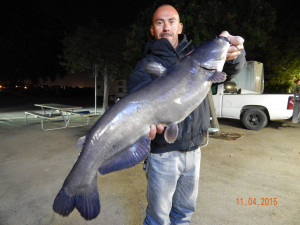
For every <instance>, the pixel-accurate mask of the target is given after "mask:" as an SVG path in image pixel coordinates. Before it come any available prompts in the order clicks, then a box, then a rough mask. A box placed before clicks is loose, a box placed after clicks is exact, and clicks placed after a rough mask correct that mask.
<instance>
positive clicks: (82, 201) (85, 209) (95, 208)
mask: <svg viewBox="0 0 300 225" xmlns="http://www.w3.org/2000/svg"><path fill="white" fill-rule="evenodd" d="M75 205H76V208H77V209H78V211H79V212H80V215H81V216H82V217H83V218H85V219H86V220H92V219H94V218H96V217H97V216H98V215H99V213H100V200H99V193H98V189H97V188H96V189H95V190H94V191H93V192H92V193H91V194H89V195H88V196H83V195H76V198H75Z"/></svg>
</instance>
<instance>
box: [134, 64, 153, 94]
mask: <svg viewBox="0 0 300 225" xmlns="http://www.w3.org/2000/svg"><path fill="white" fill-rule="evenodd" d="M144 61H145V60H141V61H139V62H138V63H137V65H136V67H135V69H134V70H133V72H132V73H131V74H130V76H129V82H128V93H132V92H135V91H136V90H138V89H140V88H142V87H144V86H145V85H147V84H149V83H150V82H152V80H153V78H152V76H151V75H149V74H148V73H146V71H145V66H144V65H145V62H144Z"/></svg>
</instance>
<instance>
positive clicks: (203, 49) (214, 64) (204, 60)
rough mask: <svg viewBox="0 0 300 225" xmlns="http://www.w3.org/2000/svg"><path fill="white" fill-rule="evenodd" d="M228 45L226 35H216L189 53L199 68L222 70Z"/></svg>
mask: <svg viewBox="0 0 300 225" xmlns="http://www.w3.org/2000/svg"><path fill="white" fill-rule="evenodd" d="M229 47H230V42H229V40H228V39H227V38H226V37H216V38H215V39H213V40H211V41H209V42H206V43H204V44H202V45H201V46H199V47H198V48H196V49H195V50H194V51H193V52H192V53H191V55H193V56H192V57H193V59H194V60H195V61H196V62H197V63H199V64H200V67H201V68H203V69H207V70H216V71H222V70H223V66H224V64H225V61H226V55H227V52H228V49H229Z"/></svg>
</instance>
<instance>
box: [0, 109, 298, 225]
mask: <svg viewBox="0 0 300 225" xmlns="http://www.w3.org/2000/svg"><path fill="white" fill-rule="evenodd" d="M79 119H80V118H78V120H79ZM78 122H80V121H78ZM219 122H220V126H221V131H222V132H223V134H224V138H210V142H209V145H208V146H207V147H205V148H203V149H202V162H201V178H200V187H199V197H198V200H197V211H196V213H195V215H194V217H193V221H192V224H193V225H199V224H201V225H218V224H222V225H224V224H227V225H240V224H243V225H244V224H256V225H268V224H269V225H281V224H282V225H295V224H299V221H300V179H299V178H300V146H299V140H300V124H299V123H298V124H294V123H292V122H291V121H278V122H272V123H271V124H269V125H268V126H267V127H266V128H264V129H262V130H260V131H250V130H246V129H244V128H242V127H241V125H240V122H239V121H234V120H220V121H219ZM91 124H92V123H91ZM90 127H91V125H89V126H85V127H77V128H67V129H62V130H55V131H42V130H41V126H40V123H39V122H38V121H36V122H34V124H33V125H30V126H25V124H24V118H23V112H19V114H17V113H14V114H12V113H9V112H6V113H5V114H4V113H2V114H1V113H0V139H1V141H0V179H1V183H0V193H1V194H0V196H1V197H0V199H1V200H0V224H1V225H19V224H28V225H29V224H30V225H43V224H45V225H46V224H47V225H49V224H59V225H62V224H66V225H67V224H73V225H76V224H80V225H81V224H109V225H110V224H111V225H123V224H124V225H125V224H126V225H133V224H134V225H136V224H142V221H143V219H144V215H145V208H146V205H147V202H146V197H145V195H146V183H147V180H146V178H145V174H144V171H143V169H142V164H139V165H137V166H135V167H133V168H130V169H127V170H123V171H119V172H114V173H111V174H108V175H104V176H99V177H98V187H99V194H100V199H101V213H100V215H99V216H98V217H97V218H96V219H95V220H93V221H90V222H86V221H85V220H83V219H82V218H81V216H80V215H79V213H78V212H77V211H76V210H74V211H73V212H72V213H71V214H70V215H69V216H68V217H61V216H60V215H57V214H55V213H54V212H53V210H52V203H53V200H54V198H55V196H56V194H57V192H58V191H59V189H60V187H61V185H62V183H63V181H64V179H65V177H66V176H67V174H68V173H69V171H70V169H71V168H72V166H73V164H74V162H75V161H76V158H77V156H78V154H79V150H78V149H76V148H75V143H76V141H77V139H78V138H79V137H81V136H83V135H84V134H85V133H86V132H87V131H88V130H89V128H90ZM234 134H238V136H240V137H239V138H238V139H236V140H233V139H232V138H230V137H231V136H234ZM226 135H227V136H226ZM226 137H227V138H226Z"/></svg>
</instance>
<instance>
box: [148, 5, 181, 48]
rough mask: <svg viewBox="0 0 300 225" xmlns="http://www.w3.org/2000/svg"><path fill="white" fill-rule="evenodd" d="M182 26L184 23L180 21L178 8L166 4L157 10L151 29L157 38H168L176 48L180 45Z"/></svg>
mask: <svg viewBox="0 0 300 225" xmlns="http://www.w3.org/2000/svg"><path fill="white" fill-rule="evenodd" d="M182 27H183V25H182V23H180V19H179V15H178V12H177V11H176V9H174V8H173V7H172V6H169V5H164V6H161V7H159V8H158V9H157V10H156V11H155V13H154V15H153V19H152V26H151V27H150V31H151V34H152V36H154V38H155V39H156V40H157V39H160V38H166V39H168V41H169V42H170V43H171V45H172V46H173V47H174V48H176V47H177V45H178V34H181V32H182Z"/></svg>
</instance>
